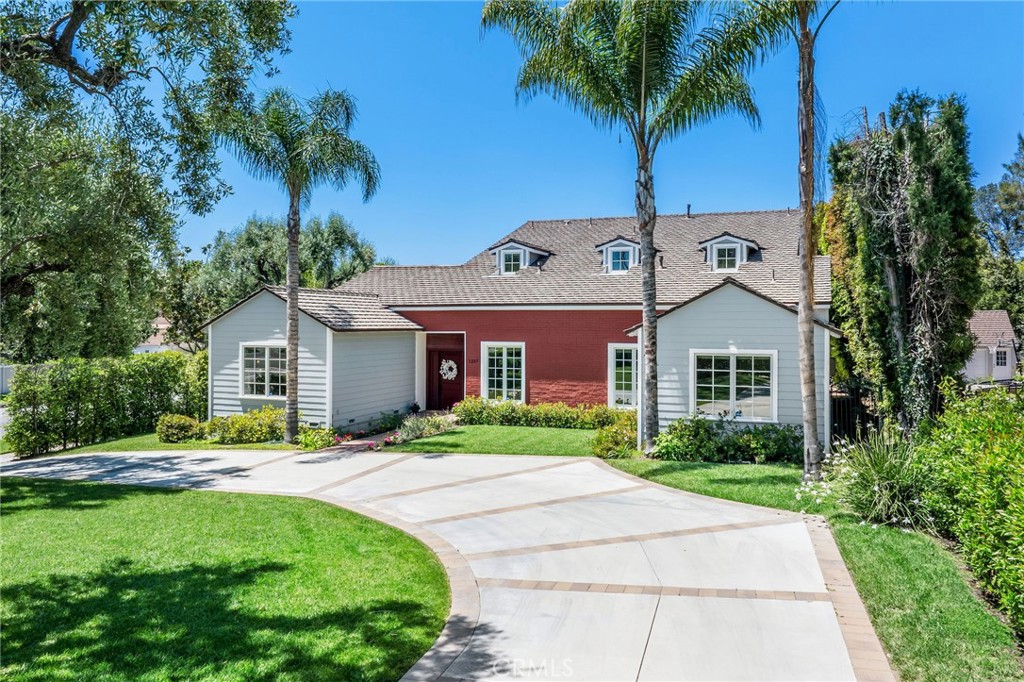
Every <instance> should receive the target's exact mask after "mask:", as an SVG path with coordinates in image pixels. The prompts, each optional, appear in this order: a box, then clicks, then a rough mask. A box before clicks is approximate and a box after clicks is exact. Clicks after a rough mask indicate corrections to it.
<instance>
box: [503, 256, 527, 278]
mask: <svg viewBox="0 0 1024 682" xmlns="http://www.w3.org/2000/svg"><path fill="white" fill-rule="evenodd" d="M521 267H523V254H522V253H521V252H519V251H506V252H505V255H504V256H503V257H502V261H501V274H503V275H512V274H515V273H517V272H519V268H521Z"/></svg>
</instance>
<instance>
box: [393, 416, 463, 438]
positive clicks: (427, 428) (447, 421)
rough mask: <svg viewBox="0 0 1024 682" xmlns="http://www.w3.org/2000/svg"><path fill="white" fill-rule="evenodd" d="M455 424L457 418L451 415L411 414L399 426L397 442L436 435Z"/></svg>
mask: <svg viewBox="0 0 1024 682" xmlns="http://www.w3.org/2000/svg"><path fill="white" fill-rule="evenodd" d="M454 426H455V420H454V419H453V418H452V417H451V416H449V415H440V414H434V415H428V416H425V417H416V416H409V417H406V418H405V421H403V422H402V425H401V426H400V427H399V428H398V432H397V433H396V434H395V435H396V436H397V438H398V441H397V442H401V443H404V442H405V441H410V440H416V439H417V438H426V437H427V436H435V435H437V434H439V433H444V432H445V431H449V430H450V429H452V428H453V427H454Z"/></svg>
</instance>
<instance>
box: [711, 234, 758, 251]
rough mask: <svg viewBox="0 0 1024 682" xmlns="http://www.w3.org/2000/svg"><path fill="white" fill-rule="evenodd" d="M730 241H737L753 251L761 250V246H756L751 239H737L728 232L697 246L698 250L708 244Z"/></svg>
mask: <svg viewBox="0 0 1024 682" xmlns="http://www.w3.org/2000/svg"><path fill="white" fill-rule="evenodd" d="M730 240H734V241H737V242H739V243H741V244H746V245H747V246H751V247H753V248H755V249H760V248H761V245H760V244H758V243H757V242H755V241H754V240H753V239H744V238H743V237H737V236H736V235H734V234H732V233H730V232H723V233H722V234H720V235H718V236H717V237H712V238H711V239H705V240H704V241H702V242H701V243H699V244H697V246H699V247H700V248H704V247H705V246H707V245H708V244H711V243H714V242H718V241H730Z"/></svg>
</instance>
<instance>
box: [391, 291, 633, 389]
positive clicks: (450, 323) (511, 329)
mask: <svg viewBox="0 0 1024 682" xmlns="http://www.w3.org/2000/svg"><path fill="white" fill-rule="evenodd" d="M402 315H404V316H405V317H408V318H409V319H410V320H413V321H415V322H417V323H419V324H421V325H422V326H423V327H424V328H425V329H426V330H427V331H464V332H466V368H465V370H464V371H465V372H466V394H467V395H480V343H481V342H483V341H521V342H524V343H525V344H526V400H527V402H530V403H545V402H556V401H562V402H566V403H569V404H570V405H574V404H577V403H601V404H604V403H606V402H607V401H608V344H609V343H633V342H635V341H636V339H634V338H631V337H629V336H626V335H625V334H624V333H623V330H624V329H627V328H628V327H632V326H633V325H635V324H639V322H640V311H639V310H536V311H530V310H508V311H503V310H466V311H458V310H445V311H409V310H403V311H402Z"/></svg>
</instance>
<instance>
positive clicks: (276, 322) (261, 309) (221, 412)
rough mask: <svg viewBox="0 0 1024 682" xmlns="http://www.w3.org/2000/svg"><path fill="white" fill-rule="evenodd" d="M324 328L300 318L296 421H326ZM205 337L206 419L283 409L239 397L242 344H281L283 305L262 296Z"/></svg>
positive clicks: (276, 401) (280, 402)
mask: <svg viewBox="0 0 1024 682" xmlns="http://www.w3.org/2000/svg"><path fill="white" fill-rule="evenodd" d="M325 329H326V327H324V326H323V325H322V324H320V323H319V322H317V321H316V320H314V319H313V318H311V317H309V316H308V315H306V314H305V313H301V312H300V313H299V417H300V419H301V420H302V421H303V422H307V423H311V424H316V423H319V424H323V423H325V422H326V420H327V414H326V410H327V364H328V363H327V335H326V333H325ZM210 333H211V336H212V343H211V344H210V377H211V381H210V402H211V406H212V407H211V416H216V417H224V416H227V415H231V414H239V413H241V412H245V411H248V410H252V409H255V408H257V407H260V406H261V405H274V406H276V407H284V400H283V399H272V400H268V399H266V398H253V397H244V398H243V397H241V390H240V389H241V387H240V385H239V369H240V359H239V358H240V354H241V352H240V346H241V344H242V343H246V344H255V345H259V344H260V343H261V342H266V341H269V342H276V343H283V342H284V340H285V304H284V301H282V300H281V299H279V298H278V297H277V296H275V295H273V294H271V293H270V292H267V291H264V292H262V293H260V294H258V295H257V296H256V297H255V298H253V299H251V300H249V301H248V302H246V303H245V304H243V305H241V306H240V307H238V308H236V309H235V310H233V311H231V312H230V313H228V314H227V315H225V316H224V317H222V318H221V319H219V320H217V321H216V322H214V323H213V324H212V325H211V329H210Z"/></svg>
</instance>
